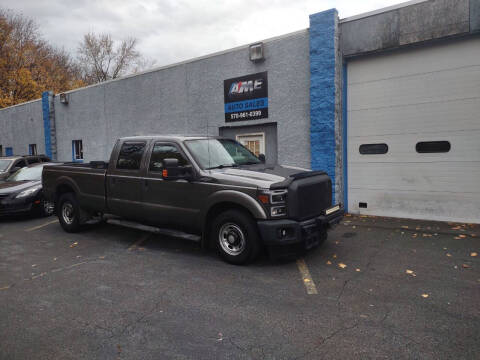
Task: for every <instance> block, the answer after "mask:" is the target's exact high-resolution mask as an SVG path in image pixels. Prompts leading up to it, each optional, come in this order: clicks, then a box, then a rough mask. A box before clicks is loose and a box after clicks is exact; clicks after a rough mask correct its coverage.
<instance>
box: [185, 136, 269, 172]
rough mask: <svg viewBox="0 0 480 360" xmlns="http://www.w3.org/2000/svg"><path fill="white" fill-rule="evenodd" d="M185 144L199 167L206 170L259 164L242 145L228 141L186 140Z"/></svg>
mask: <svg viewBox="0 0 480 360" xmlns="http://www.w3.org/2000/svg"><path fill="white" fill-rule="evenodd" d="M185 144H186V145H187V147H188V149H189V150H190V153H191V154H192V155H193V156H194V157H195V159H196V160H197V162H198V163H199V165H200V166H201V167H202V168H203V169H207V170H208V169H216V168H223V167H234V166H240V165H251V164H259V163H260V162H261V161H260V160H259V159H258V158H257V157H256V156H255V155H253V154H252V153H251V152H250V151H249V150H248V149H247V148H245V147H244V146H243V145H241V144H239V143H238V142H236V141H234V140H230V139H199V140H187V141H185Z"/></svg>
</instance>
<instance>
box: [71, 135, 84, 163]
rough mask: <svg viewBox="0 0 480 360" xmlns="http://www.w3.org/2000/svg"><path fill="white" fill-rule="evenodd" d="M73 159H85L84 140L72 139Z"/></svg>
mask: <svg viewBox="0 0 480 360" xmlns="http://www.w3.org/2000/svg"><path fill="white" fill-rule="evenodd" d="M72 160H73V161H83V144H82V140H73V141H72Z"/></svg>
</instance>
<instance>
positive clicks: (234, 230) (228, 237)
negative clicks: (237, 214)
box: [218, 223, 246, 256]
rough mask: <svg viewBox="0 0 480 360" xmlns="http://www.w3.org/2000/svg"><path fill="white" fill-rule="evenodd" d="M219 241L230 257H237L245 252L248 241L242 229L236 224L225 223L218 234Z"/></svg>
mask: <svg viewBox="0 0 480 360" xmlns="http://www.w3.org/2000/svg"><path fill="white" fill-rule="evenodd" d="M218 241H219V243H220V246H221V248H222V250H223V251H225V252H226V253H227V254H228V255H232V256H237V255H240V254H241V253H242V252H243V250H245V246H246V241H245V235H244V234H243V231H242V229H240V227H239V226H238V225H236V224H234V223H225V224H223V225H222V227H221V228H220V231H219V233H218Z"/></svg>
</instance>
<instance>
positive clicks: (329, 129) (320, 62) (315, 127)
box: [309, 9, 338, 202]
mask: <svg viewBox="0 0 480 360" xmlns="http://www.w3.org/2000/svg"><path fill="white" fill-rule="evenodd" d="M337 17H338V13H337V11H336V10H335V9H331V10H327V11H323V12H320V13H317V14H313V15H310V29H309V40H310V41H309V43H310V151H311V167H312V170H323V171H325V172H326V173H327V174H328V175H329V176H330V178H331V179H332V185H333V186H332V202H335V190H336V189H335V166H336V154H335V51H336V50H335V31H336V22H335V21H336V18H337Z"/></svg>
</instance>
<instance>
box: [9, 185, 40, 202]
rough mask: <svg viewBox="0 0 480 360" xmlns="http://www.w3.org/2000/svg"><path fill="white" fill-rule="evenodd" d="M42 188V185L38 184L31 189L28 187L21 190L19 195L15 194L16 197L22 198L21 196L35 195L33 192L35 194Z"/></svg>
mask: <svg viewBox="0 0 480 360" xmlns="http://www.w3.org/2000/svg"><path fill="white" fill-rule="evenodd" d="M41 188H42V186H41V185H37V186H35V187H33V188H30V189H27V190H23V191H22V192H19V193H18V194H17V196H15V199H20V198H24V197H27V196H30V195H33V194H35V193H36V192H37V191H39V190H40V189H41Z"/></svg>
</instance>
